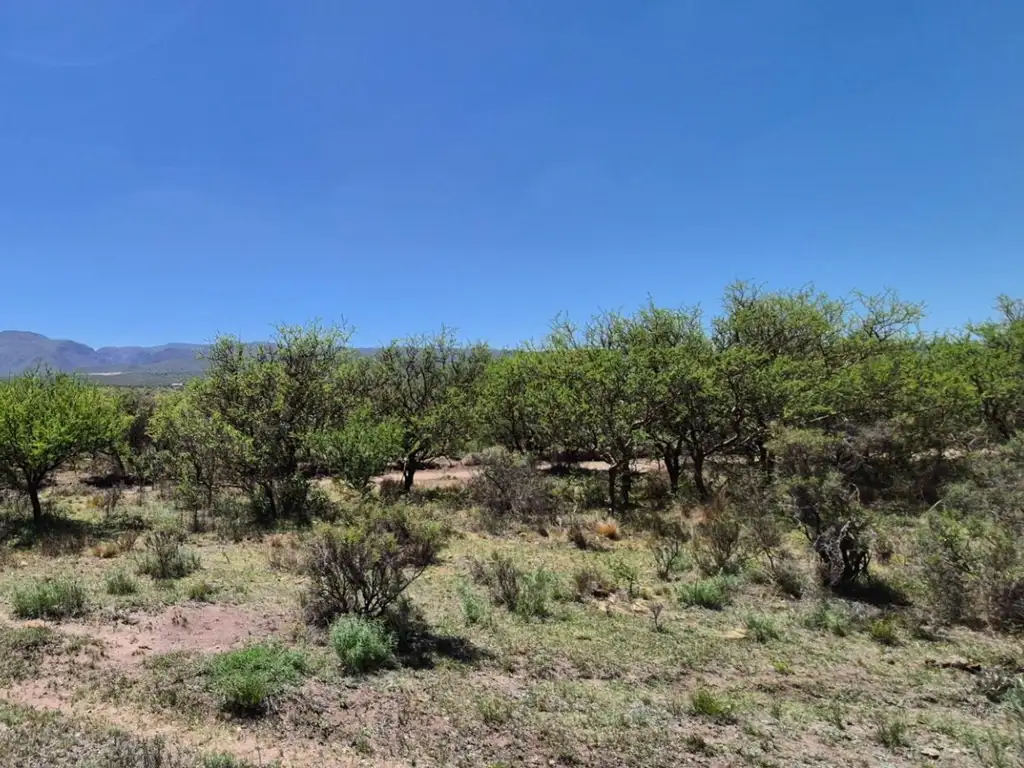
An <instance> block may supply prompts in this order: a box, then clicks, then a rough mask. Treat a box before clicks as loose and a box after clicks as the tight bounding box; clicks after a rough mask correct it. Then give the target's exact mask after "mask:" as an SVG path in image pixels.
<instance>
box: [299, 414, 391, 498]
mask: <svg viewBox="0 0 1024 768" xmlns="http://www.w3.org/2000/svg"><path fill="white" fill-rule="evenodd" d="M310 444H311V447H312V451H313V453H314V455H316V456H317V458H318V459H319V461H320V463H321V464H323V466H325V467H326V468H327V469H328V470H329V471H331V472H332V473H333V474H334V475H336V476H337V477H340V478H341V480H342V481H344V482H345V483H346V484H347V485H348V486H349V487H350V488H352V489H353V490H356V491H359V492H360V493H369V491H370V490H371V489H372V488H373V482H372V481H373V478H374V477H375V476H377V475H379V474H381V473H382V472H383V471H384V470H385V469H386V468H387V466H388V465H389V464H390V463H391V462H393V461H395V460H396V459H398V458H400V457H401V456H402V432H401V427H400V426H399V425H398V423H397V422H395V421H383V422H378V421H375V420H374V419H373V417H372V414H371V412H370V410H369V408H368V407H362V408H359V409H357V410H355V411H354V412H353V413H351V414H350V415H349V416H348V418H347V419H346V420H345V423H344V424H343V425H342V426H341V427H340V428H339V429H334V430H330V431H323V432H319V433H316V434H314V435H313V436H312V437H311V438H310Z"/></svg>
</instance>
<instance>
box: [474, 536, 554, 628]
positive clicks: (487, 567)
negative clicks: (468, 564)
mask: <svg viewBox="0 0 1024 768" xmlns="http://www.w3.org/2000/svg"><path fill="white" fill-rule="evenodd" d="M473 570H474V578H475V579H476V580H477V581H478V582H479V583H481V584H484V585H485V586H487V587H488V589H489V590H490V593H491V599H492V600H493V601H494V603H495V604H496V605H502V606H504V607H505V608H507V609H508V610H509V611H511V612H513V613H516V614H518V615H520V616H523V617H526V618H530V617H537V618H545V617H547V616H550V615H551V602H552V600H554V598H555V594H556V592H557V588H558V579H557V577H556V576H555V575H554V574H553V573H551V572H550V571H547V570H545V569H544V568H538V569H537V570H536V571H530V572H527V571H523V570H521V569H520V568H519V566H517V565H516V563H515V561H513V560H512V559H511V558H509V557H506V556H504V555H501V554H499V553H497V552H494V553H492V554H491V558H490V560H489V561H485V562H483V563H481V562H477V563H476V564H475V565H474V566H473Z"/></svg>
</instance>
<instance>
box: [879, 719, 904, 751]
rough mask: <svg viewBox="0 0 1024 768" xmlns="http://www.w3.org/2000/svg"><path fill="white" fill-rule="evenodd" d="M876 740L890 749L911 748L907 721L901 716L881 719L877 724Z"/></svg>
mask: <svg viewBox="0 0 1024 768" xmlns="http://www.w3.org/2000/svg"><path fill="white" fill-rule="evenodd" d="M875 740H876V741H878V743H879V744H881V745H882V746H884V747H886V748H888V749H897V748H898V747H907V746H910V742H909V741H908V740H907V721H906V720H904V719H903V718H902V717H900V716H896V717H892V718H889V717H881V718H880V719H879V720H878V722H877V723H876V724H875Z"/></svg>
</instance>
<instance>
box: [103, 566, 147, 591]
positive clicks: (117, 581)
mask: <svg viewBox="0 0 1024 768" xmlns="http://www.w3.org/2000/svg"><path fill="white" fill-rule="evenodd" d="M105 585H106V589H107V594H108V595H118V596H124V595H134V594H135V593H136V592H138V591H139V582H137V581H136V580H135V579H133V578H132V576H131V574H130V573H128V572H126V571H122V570H116V571H111V572H110V573H108V574H107V578H106V579H105Z"/></svg>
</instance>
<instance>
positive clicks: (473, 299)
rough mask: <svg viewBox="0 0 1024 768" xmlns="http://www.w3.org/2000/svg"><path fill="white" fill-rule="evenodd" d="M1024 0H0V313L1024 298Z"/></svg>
mask: <svg viewBox="0 0 1024 768" xmlns="http://www.w3.org/2000/svg"><path fill="white" fill-rule="evenodd" d="M1022 83H1024V3H1016V2H1009V1H1006V2H996V1H995V0H993V1H992V2H968V1H967V0H955V1H954V0H918V1H916V2H915V1H912V0H901V1H900V2H892V0H861V1H860V2H844V3H839V2H835V3H833V2H820V1H819V0H745V1H744V0H730V1H729V2H724V1H721V0H701V1H696V0H694V1H692V2H691V1H687V0H676V1H674V2H670V1H667V0H664V1H661V2H659V1H656V0H431V2H421V1H420V0H374V2H355V1H354V0H287V1H286V0H146V2H145V3H143V2H140V1H139V0H90V1H89V2H88V3H86V2H81V0H5V2H2V3H0V279H2V280H3V282H4V284H5V285H4V287H5V289H6V290H5V291H4V297H3V300H2V301H0V328H17V329H23V330H34V331H38V332H41V333H45V334H47V335H51V336H56V337H63V338H73V339H76V340H80V341H84V342H86V343H90V344H93V345H100V344H135V343H139V344H150V343H161V342H164V341H170V340H178V341H203V340H207V339H209V338H211V337H212V336H214V335H215V334H216V333H218V332H231V333H237V334H240V335H242V336H244V337H246V338H263V337H266V336H267V335H268V332H269V329H270V327H271V326H272V325H273V324H274V323H277V322H303V321H306V320H309V319H312V318H316V317H319V318H323V319H325V320H328V321H333V320H336V319H338V318H340V317H342V316H344V317H345V318H347V319H348V320H349V321H350V322H351V323H352V324H353V325H354V326H356V328H357V336H356V340H357V342H359V343H364V344H374V343H377V342H379V341H383V340H388V339H390V338H392V337H395V336H402V335H406V334H409V333H414V332H425V331H430V330H433V329H436V328H437V327H439V326H440V325H441V324H442V323H447V324H448V325H450V326H454V327H456V328H457V329H459V331H460V332H461V333H462V334H463V335H464V336H466V337H468V338H473V339H486V340H489V341H491V342H493V343H495V344H509V343H513V342H516V341H518V340H520V339H525V338H530V337H536V336H539V335H541V334H543V332H544V330H545V328H546V327H547V324H548V321H549V320H550V318H551V317H552V316H553V315H554V314H555V313H557V312H559V311H563V310H564V311H568V312H569V313H570V314H571V315H573V316H575V317H583V316H585V315H588V314H590V313H591V312H592V311H594V310H597V309H614V308H625V309H630V308H633V307H635V306H637V305H638V304H640V303H642V302H644V301H645V299H646V297H647V296H648V295H650V296H652V297H653V298H654V299H655V300H656V301H657V302H658V303H661V304H666V305H678V304H692V303H701V304H703V305H704V306H705V307H707V308H708V309H712V310H713V309H714V307H715V305H716V303H717V301H718V298H719V296H720V294H721V290H722V288H723V287H724V286H725V285H726V284H727V283H728V282H730V281H732V280H734V279H737V278H745V279H750V280H754V281H757V282H763V283H766V284H767V285H768V286H770V287H797V286H800V285H802V284H805V283H808V282H814V283H815V284H816V285H818V286H819V287H820V288H823V289H826V290H829V291H830V292H837V293H844V292H846V291H849V290H850V289H853V288H860V289H863V290H868V291H874V290H879V289H881V288H883V287H887V286H891V287H894V288H896V289H897V290H899V292H900V293H901V294H902V295H903V296H904V297H906V298H909V299H914V300H920V301H924V302H926V303H927V304H928V307H929V311H930V317H931V320H930V324H931V325H932V326H933V327H946V326H951V325H957V324H959V323H961V322H962V321H963V320H965V319H967V318H975V319H977V318H981V317H983V316H986V315H987V314H989V310H990V308H991V307H992V305H993V304H994V300H995V297H996V295H997V294H999V293H1001V292H1009V293H1011V294H1013V293H1015V294H1016V295H1022V294H1024V249H1022V245H1024V86H1022Z"/></svg>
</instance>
